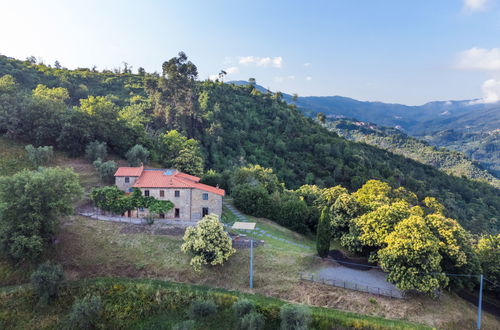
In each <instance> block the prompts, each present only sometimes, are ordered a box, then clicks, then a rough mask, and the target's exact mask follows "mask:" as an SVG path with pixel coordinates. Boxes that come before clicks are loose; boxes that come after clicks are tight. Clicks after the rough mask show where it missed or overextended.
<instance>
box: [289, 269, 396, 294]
mask: <svg viewBox="0 0 500 330" xmlns="http://www.w3.org/2000/svg"><path fill="white" fill-rule="evenodd" d="M299 275H300V279H301V280H306V281H312V282H316V283H321V284H326V285H331V286H336V287H339V288H344V289H350V290H356V291H361V292H367V293H372V294H376V295H379V296H385V297H391V298H398V299H404V297H405V294H404V292H403V291H400V290H391V289H384V288H378V287H373V286H369V285H361V284H357V283H352V282H348V281H343V280H338V279H332V278H328V279H325V278H321V277H319V276H318V275H316V276H315V275H314V274H308V273H299Z"/></svg>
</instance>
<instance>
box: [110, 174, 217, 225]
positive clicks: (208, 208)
mask: <svg viewBox="0 0 500 330" xmlns="http://www.w3.org/2000/svg"><path fill="white" fill-rule="evenodd" d="M115 184H116V186H117V187H118V188H119V189H121V190H123V191H125V192H132V190H133V188H139V189H140V190H141V191H142V193H143V195H144V196H152V197H154V198H156V199H159V200H169V201H171V202H172V203H174V207H173V208H172V210H170V211H169V212H168V213H167V214H160V218H163V219H171V220H181V221H198V220H200V219H201V218H202V217H204V216H205V215H207V214H210V213H213V214H216V215H217V216H219V218H220V216H221V215H222V197H223V196H224V195H225V191H224V189H219V188H218V187H212V186H209V185H206V184H203V183H200V178H198V177H196V176H193V175H189V174H186V173H182V172H179V171H177V170H173V169H147V168H144V166H142V165H141V166H140V167H119V168H118V170H117V171H116V173H115ZM147 214H148V210H147V209H139V210H138V211H129V212H127V213H125V214H124V216H128V217H138V218H143V217H145V216H146V215H147Z"/></svg>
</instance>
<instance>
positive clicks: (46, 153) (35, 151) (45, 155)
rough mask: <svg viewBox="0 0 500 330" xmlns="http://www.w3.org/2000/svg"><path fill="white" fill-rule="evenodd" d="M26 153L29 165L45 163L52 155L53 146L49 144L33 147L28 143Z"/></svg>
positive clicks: (36, 165)
mask: <svg viewBox="0 0 500 330" xmlns="http://www.w3.org/2000/svg"><path fill="white" fill-rule="evenodd" d="M25 149H26V153H27V156H28V160H29V161H30V163H31V165H32V166H33V167H35V168H37V167H39V166H44V165H47V164H48V163H49V162H50V160H51V159H52V157H54V148H53V147H49V146H44V147H38V148H35V147H33V145H31V144H28V145H27V146H26V147H25Z"/></svg>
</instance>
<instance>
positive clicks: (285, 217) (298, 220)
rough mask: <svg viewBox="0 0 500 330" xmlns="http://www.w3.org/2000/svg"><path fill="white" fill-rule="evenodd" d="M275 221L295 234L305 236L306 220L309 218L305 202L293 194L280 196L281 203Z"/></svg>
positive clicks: (306, 229) (306, 230)
mask: <svg viewBox="0 0 500 330" xmlns="http://www.w3.org/2000/svg"><path fill="white" fill-rule="evenodd" d="M280 204H281V205H280V207H279V213H278V216H277V219H276V220H277V221H278V223H280V224H281V225H283V226H285V227H287V228H290V229H292V230H294V231H296V232H299V233H302V234H306V233H307V232H308V228H307V222H306V220H307V219H308V217H309V209H308V207H307V204H306V202H304V201H303V200H302V199H300V198H298V197H297V196H295V195H294V194H291V193H286V194H282V195H281V203H280Z"/></svg>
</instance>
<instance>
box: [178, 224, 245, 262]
mask: <svg viewBox="0 0 500 330" xmlns="http://www.w3.org/2000/svg"><path fill="white" fill-rule="evenodd" d="M181 250H182V251H183V252H186V253H191V254H192V255H193V258H192V259H191V265H192V266H193V267H194V269H195V270H196V271H200V270H201V266H202V265H207V264H210V265H212V266H215V265H222V264H223V263H224V262H225V261H226V260H228V259H229V257H230V256H231V255H232V254H233V253H234V252H236V250H235V249H233V246H232V242H231V238H229V236H228V235H227V233H226V232H225V231H224V226H222V223H221V222H220V221H219V218H218V217H217V216H216V215H215V214H209V215H207V216H205V217H204V218H203V219H201V220H200V221H199V222H198V223H197V225H196V226H193V227H188V228H187V229H186V232H185V233H184V244H182V246H181Z"/></svg>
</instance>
